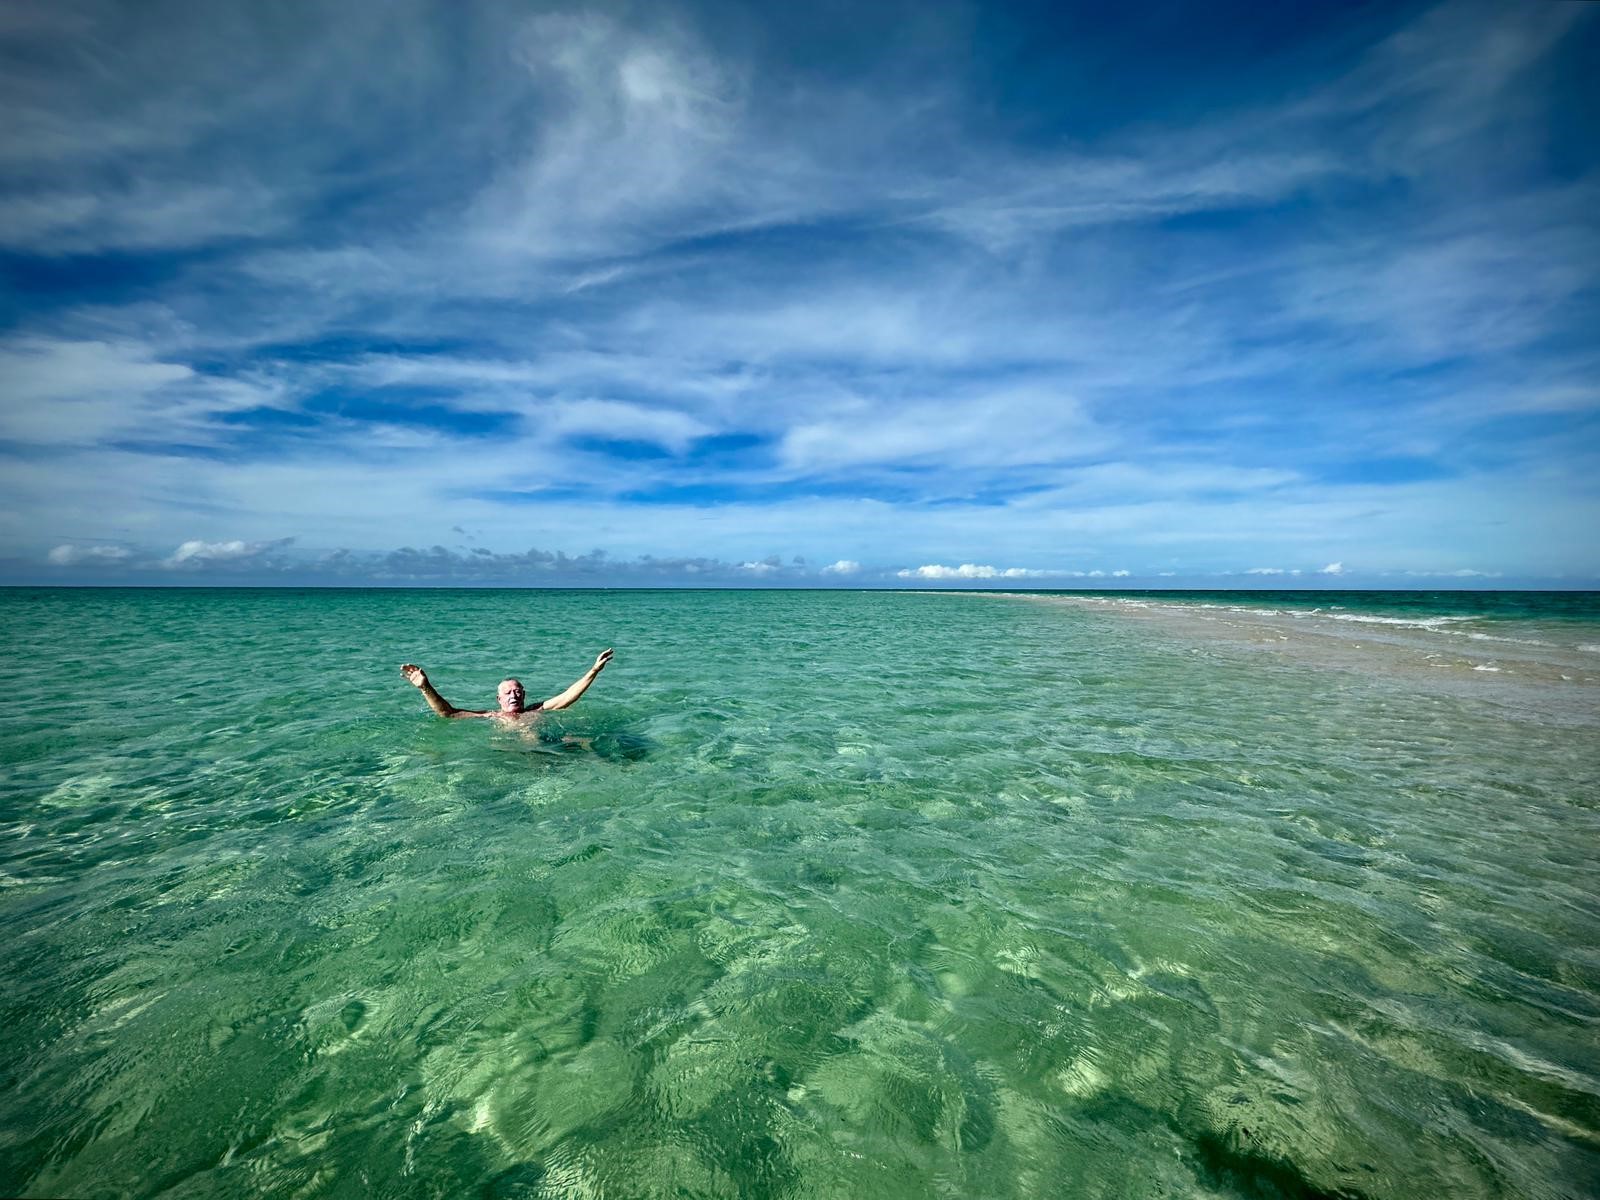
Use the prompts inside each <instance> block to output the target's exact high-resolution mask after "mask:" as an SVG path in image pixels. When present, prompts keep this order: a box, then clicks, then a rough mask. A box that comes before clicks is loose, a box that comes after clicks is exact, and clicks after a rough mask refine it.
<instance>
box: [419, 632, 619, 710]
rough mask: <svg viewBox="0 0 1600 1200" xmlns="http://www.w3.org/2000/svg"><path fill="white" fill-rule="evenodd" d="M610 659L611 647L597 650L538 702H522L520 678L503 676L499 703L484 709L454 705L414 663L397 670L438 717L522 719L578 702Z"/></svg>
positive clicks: (523, 692)
mask: <svg viewBox="0 0 1600 1200" xmlns="http://www.w3.org/2000/svg"><path fill="white" fill-rule="evenodd" d="M610 661H611V651H610V650H609V649H606V650H602V651H600V655H599V657H597V658H596V659H595V660H594V666H592V667H590V668H589V669H588V670H587V671H585V672H584V673H583V675H582V676H581V677H580V678H579V679H578V680H576V681H575V682H574V683H573V685H572V686H571V687H569V688H568V689H567V690H566V691H564V692H562V693H561V694H560V695H559V696H551V697H550V699H548V700H546V701H544V702H543V703H542V704H538V703H536V704H533V705H529V704H527V703H525V701H526V699H527V693H526V692H525V691H523V689H522V684H521V682H519V681H518V680H515V679H503V680H501V681H500V686H499V687H498V688H497V689H496V690H495V697H496V699H497V700H498V701H499V702H500V707H499V708H496V709H489V710H485V711H480V710H478V709H472V708H457V707H456V706H455V705H453V704H451V703H450V701H448V700H446V699H445V698H444V697H443V696H441V695H439V693H438V692H436V691H434V690H433V684H431V683H429V682H428V676H427V674H426V673H425V672H424V671H423V669H422V668H421V667H419V666H417V665H416V664H415V663H406V664H405V665H404V666H402V667H401V668H400V674H402V675H404V676H405V677H406V679H407V680H409V681H410V683H411V686H412V687H414V688H416V689H417V690H418V691H420V692H421V693H422V698H423V699H424V700H426V701H427V702H428V707H429V708H431V709H433V711H434V712H436V713H438V714H439V715H440V716H441V717H495V718H497V719H498V720H501V721H525V720H527V719H528V718H529V717H534V716H537V715H538V714H540V713H543V712H554V711H556V710H557V709H562V708H571V707H572V706H573V705H574V704H576V703H577V702H578V697H579V696H581V695H583V694H584V693H585V692H587V691H588V690H589V685H590V684H591V683H593V682H594V681H595V679H596V678H597V677H598V676H599V674H600V672H601V671H604V670H605V669H606V664H607V663H608V662H610Z"/></svg>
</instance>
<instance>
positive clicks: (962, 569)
mask: <svg viewBox="0 0 1600 1200" xmlns="http://www.w3.org/2000/svg"><path fill="white" fill-rule="evenodd" d="M895 574H896V575H898V576H899V577H900V578H901V579H1036V578H1039V577H1041V576H1045V575H1050V574H1054V572H1051V571H1034V570H1029V569H1028V568H1026V567H1006V568H1004V569H1002V568H1000V567H989V566H980V565H979V564H977V563H962V564H961V565H960V566H959V567H947V566H943V565H941V564H939V563H929V564H927V565H926V566H921V567H917V568H916V569H915V570H911V569H909V568H908V569H905V570H901V571H896V572H895Z"/></svg>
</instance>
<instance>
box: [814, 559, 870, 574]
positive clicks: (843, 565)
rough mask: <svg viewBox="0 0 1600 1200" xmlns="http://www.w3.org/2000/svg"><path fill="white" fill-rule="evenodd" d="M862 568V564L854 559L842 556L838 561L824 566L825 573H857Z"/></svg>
mask: <svg viewBox="0 0 1600 1200" xmlns="http://www.w3.org/2000/svg"><path fill="white" fill-rule="evenodd" d="M860 570H861V564H860V563H858V562H856V561H855V560H854V559H849V558H841V559H840V560H839V561H838V562H836V563H830V564H829V565H828V566H826V567H823V568H822V573H823V574H824V575H855V574H858V573H859V572H860Z"/></svg>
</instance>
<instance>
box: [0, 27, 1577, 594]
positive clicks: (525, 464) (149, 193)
mask: <svg viewBox="0 0 1600 1200" xmlns="http://www.w3.org/2000/svg"><path fill="white" fill-rule="evenodd" d="M1240 11H1241V13H1243V12H1245V11H1249V12H1250V13H1251V19H1250V21H1249V22H1247V23H1242V24H1241V23H1236V22H1231V21H1229V20H1228V19H1226V14H1225V13H1223V14H1219V13H1217V12H1216V11H1214V10H1207V11H1206V12H1204V13H1200V12H1193V13H1185V12H1182V11H1179V12H1174V13H1169V14H1167V16H1166V19H1165V23H1162V22H1141V23H1140V24H1139V25H1138V26H1137V27H1134V26H1132V25H1121V24H1119V23H1117V22H1114V21H1112V22H1105V21H1094V20H1090V19H1089V15H1088V10H1084V11H1083V12H1076V11H1074V10H1070V9H1069V10H1063V11H1062V13H1060V14H1058V15H1059V18H1060V19H1059V20H1057V21H1054V22H1052V23H1051V25H1050V27H1048V28H1046V27H1045V26H1044V25H1042V24H1039V23H1037V22H1036V21H1035V20H1034V19H1033V18H1032V17H1030V16H1029V15H1028V14H1027V13H1026V12H1025V11H1024V10H1022V9H1015V10H1013V9H1008V8H1005V7H1003V6H983V7H973V6H966V5H958V4H937V5H931V6H930V5H909V4H907V5H896V4H889V5H885V6H880V7H875V8H874V9H873V10H871V11H870V12H868V13H865V14H856V15H854V16H853V17H852V19H851V20H850V21H849V22H841V21H838V20H835V19H834V18H832V17H829V16H827V15H806V14H799V13H774V12H756V11H746V10H743V9H734V10H730V9H728V8H727V7H726V6H721V5H717V4H705V5H696V4H670V5H663V6H659V7H656V8H652V9H651V10H650V11H649V13H648V14H642V13H639V12H628V13H624V11H623V10H621V9H615V10H613V9H610V8H605V7H595V6H585V7H583V8H581V9H576V8H562V7H559V6H547V5H535V6H531V7H530V6H527V5H522V4H511V3H493V2H491V3H485V4H482V5H474V6H472V7H471V8H470V9H468V10H462V9H459V8H456V7H454V6H446V5H441V4H437V3H429V2H425V0H402V2H401V3H398V4H391V5H383V6H378V5H367V4H359V3H358V4H353V5H333V4H311V5H308V6H305V7H304V8H299V9H296V10H294V14H293V16H292V18H291V17H284V18H283V19H273V20H269V19H267V17H266V16H265V15H264V14H263V13H261V12H257V11H254V10H250V9H248V8H246V9H227V8H221V9H218V8H215V7H213V8H201V9H195V8H193V6H185V5H176V4H163V3H153V4H150V5H141V6H126V5H119V4H114V3H109V2H104V3H101V2H94V0H87V2H84V3H78V4H73V5H55V4H45V3H42V2H35V3H29V2H23V3H19V4H18V5H16V6H14V7H13V9H12V10H11V13H10V15H8V17H7V20H6V22H5V24H4V26H3V28H0V63H3V64H4V65H5V67H6V70H5V71H3V72H0V97H3V99H4V102H5V105H6V109H7V112H8V113H10V114H12V116H13V130H12V133H11V135H10V136H9V137H8V139H7V140H6V143H5V145H4V146H3V147H0V164H3V168H4V169H3V171H0V179H3V180H4V184H3V186H0V272H3V274H0V278H3V280H4V285H3V287H4V291H3V297H4V305H3V308H0V462H3V470H0V580H9V581H12V582H42V581H48V580H61V581H74V580H80V581H81V580H89V579H94V580H98V581H117V580H125V581H128V582H140V581H145V580H149V579H154V578H160V579H161V580H164V581H168V582H172V581H180V580H193V581H200V580H202V579H209V578H220V577H224V576H226V577H227V578H229V579H232V580H239V581H246V580H258V581H261V582H274V581H281V580H285V579H290V578H318V579H327V580H333V581H349V582H360V581H363V580H366V581H371V582H384V581H405V580H409V581H413V582H417V581H428V580H434V581H439V582H454V581H465V582H473V581H482V580H490V579H500V580H525V581H534V580H537V579H540V578H550V577H553V576H560V577H561V578H563V579H569V578H570V579H573V580H588V579H592V580H594V581H595V582H597V583H604V582H615V583H628V582H633V581H639V580H648V579H662V580H667V579H670V580H675V581H682V580H685V579H694V578H700V579H710V580H715V581H718V582H739V581H750V582H755V583H758V584H765V585H771V584H780V583H785V582H789V583H793V582H806V583H820V584H834V585H844V586H866V585H893V586H924V585H929V584H932V585H935V586H943V585H952V586H954V585H962V584H965V585H969V586H970V585H974V584H981V583H982V582H984V581H1000V582H1007V581H1016V582H1017V583H1018V584H1019V585H1028V584H1029V583H1030V582H1033V581H1037V582H1038V583H1039V584H1040V585H1041V586H1051V585H1059V586H1072V581H1074V580H1082V581H1099V580H1102V579H1103V580H1106V581H1108V582H1110V581H1116V580H1161V579H1173V578H1183V579H1204V578H1216V579H1224V578H1235V579H1238V580H1240V581H1243V582H1251V581H1253V582H1254V583H1255V584H1262V583H1268V582H1271V581H1273V580H1276V581H1277V582H1278V583H1280V584H1283V583H1289V582H1293V581H1298V582H1303V583H1320V584H1325V585H1326V584H1332V583H1336V582H1337V581H1338V580H1340V579H1343V580H1345V581H1347V582H1348V581H1349V580H1351V579H1379V578H1391V577H1403V576H1406V575H1407V573H1413V574H1412V575H1411V576H1409V577H1414V578H1441V579H1443V578H1456V579H1459V580H1468V579H1476V578H1482V579H1487V578H1496V577H1506V578H1512V577H1514V578H1518V579H1555V578H1557V577H1561V578H1566V579H1572V580H1582V579H1594V578H1597V577H1600V547H1597V546H1596V544H1595V540H1594V538H1593V535H1592V530H1593V529H1594V528H1596V527H1600V388H1597V387H1596V385H1595V383H1594V380H1595V379H1596V378H1597V377H1600V370H1597V368H1600V346H1597V344H1596V342H1595V340H1594V338H1593V335H1592V332H1591V331H1592V330H1593V329H1594V328H1596V327H1600V311H1597V309H1600V293H1597V287H1596V283H1597V275H1600V270H1597V264H1600V228H1597V221H1596V218H1595V216H1594V214H1595V213H1596V212H1600V162H1597V156H1600V151H1597V150H1596V147H1597V146H1600V138H1596V137H1594V134H1595V132H1596V131H1595V130H1594V129H1593V127H1592V117H1591V116H1588V115H1586V114H1589V113H1592V112H1593V111H1594V106H1593V105H1590V106H1588V107H1587V108H1586V107H1585V106H1584V105H1582V104H1573V103H1570V102H1569V101H1570V98H1571V97H1572V96H1574V95H1578V94H1585V95H1592V94H1593V92H1594V89H1595V86H1596V85H1595V84H1594V83H1593V82H1592V78H1591V73H1589V72H1588V71H1587V70H1586V68H1585V63H1586V62H1587V61H1590V60H1592V57H1593V54H1594V52H1595V51H1596V50H1600V19H1596V17H1595V15H1594V14H1592V13H1591V12H1589V11H1588V10H1587V9H1585V8H1583V7H1582V6H1549V7H1537V8H1535V7H1527V8H1509V9H1508V8H1506V7H1505V6H1498V5H1488V4H1483V5H1478V4H1455V5H1450V6H1448V7H1438V8H1436V7H1430V6H1426V5H1409V4H1408V5H1399V6H1388V7H1385V8H1384V9H1383V11H1382V12H1369V11H1355V10H1351V9H1349V8H1348V6H1343V5H1328V6H1297V7H1296V10H1295V11H1294V12H1292V13H1288V12H1286V13H1280V14H1264V13H1262V12H1261V11H1260V10H1259V9H1258V8H1256V7H1254V6H1252V7H1251V8H1250V9H1249V10H1245V9H1241V10H1240ZM1246 26H1248V28H1249V29H1250V30H1251V31H1252V32H1251V36H1250V37H1248V38H1246V37H1244V36H1243V35H1242V34H1241V33H1239V32H1238V30H1239V29H1242V28H1245V27H1246ZM447 27H448V28H449V30H450V33H451V36H449V37H443V36H439V35H440V33H441V31H443V30H444V29H445V28H447ZM890 30H892V31H893V32H894V34H895V37H894V39H893V44H894V45H895V46H897V47H899V49H897V50H896V51H894V52H893V53H892V54H891V53H888V52H886V51H883V50H882V49H880V48H879V47H881V46H882V45H885V44H888V42H887V40H886V37H885V35H886V33H887V32H888V31H890ZM1023 47H1030V48H1031V50H1030V51H1029V52H1027V53H1024V51H1023ZM1180 49H1181V50H1182V53H1181V54H1180V53H1178V51H1179V50H1180ZM1108 63H1109V64H1114V65H1115V66H1116V68H1117V69H1116V70H1115V71H1104V70H1094V71H1092V70H1089V67H1090V66H1091V65H1093V64H1108ZM1074 64H1076V65H1077V66H1079V67H1081V68H1083V69H1082V70H1080V71H1077V72H1074V71H1073V70H1070V69H1067V68H1070V67H1072V66H1073V65H1074ZM1064 80H1072V81H1073V82H1071V83H1070V84H1068V83H1065V82H1063V81H1064ZM530 544H532V545H535V546H540V547H553V548H555V549H548V550H522V549H519V548H520V547H526V546H529V545H530ZM417 545H425V546H428V547H432V549H428V550H415V549H406V547H413V546H417ZM589 548H594V549H592V550H591V549H589ZM541 555H550V556H552V557H551V558H550V559H548V560H546V559H544V558H541V557H539V556H541ZM1346 563H1348V564H1350V569H1349V571H1345V570H1344V567H1343V566H1342V564H1346ZM820 564H827V565H820ZM1319 564H1323V565H1320V566H1319ZM1297 573H1298V574H1297Z"/></svg>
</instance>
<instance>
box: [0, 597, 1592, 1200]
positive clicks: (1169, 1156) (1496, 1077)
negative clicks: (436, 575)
mask: <svg viewBox="0 0 1600 1200" xmlns="http://www.w3.org/2000/svg"><path fill="white" fill-rule="evenodd" d="M1430 597H1431V598H1430ZM1312 610H1318V611H1315V612H1313V611H1312ZM1352 618H1366V619H1365V620H1357V619H1352ZM1376 618H1387V620H1377V619H1376ZM1437 618H1461V619H1459V620H1456V619H1446V620H1440V619H1437ZM0 629H3V630H4V631H5V632H4V642H5V654H6V666H7V675H8V685H9V686H8V696H7V703H6V709H5V715H4V718H3V720H0V760H3V763H4V771H3V776H0V822H3V829H4V836H3V840H0V913H3V920H4V925H3V928H4V941H3V947H4V954H3V959H0V962H3V968H0V969H3V983H4V987H3V988H0V1038H3V1051H4V1053H3V1055H0V1081H3V1082H0V1193H3V1194H8V1195H9V1194H16V1195H29V1196H170V1197H201V1196H204V1197H211V1196H245V1195H274V1196H304V1197H322V1196H350V1197H358V1196H359V1197H365V1196H396V1197H411V1196H441V1197H455V1196H491V1197H513V1196H528V1197H537V1196H549V1197H557V1196H561V1197H566V1196H595V1197H666V1196H707V1197H768V1196H773V1197H776V1196H783V1197H795V1198H799V1197H855V1196H862V1197H872V1198H873V1200H889V1198H891V1197H925V1196H951V1197H1057V1196H1084V1197H1146V1196H1171V1197H1185V1196H1225V1197H1278V1196H1313V1197H1326V1196H1337V1197H1396V1198H1409V1197H1420V1196H1443V1195H1448V1196H1451V1197H1480V1196H1481V1197H1490V1196H1494V1197H1512V1196H1529V1197H1579V1196H1587V1195H1592V1194H1594V1193H1595V1191H1596V1187H1597V1181H1600V939H1597V933H1600V920H1597V918H1600V872H1596V871H1595V865H1596V864H1595V859H1596V851H1597V848H1600V812H1597V807H1600V805H1597V801H1600V788H1597V786H1596V785H1597V783H1600V703H1597V697H1600V598H1597V597H1595V596H1594V595H1592V594H1591V595H1588V596H1572V595H1561V596H1549V597H1544V598H1540V597H1538V596H1520V597H1506V596H1500V597H1495V598H1487V599H1486V598H1484V597H1481V596H1480V597H1477V598H1464V597H1462V596H1461V595H1459V594H1453V595H1440V594H1429V595H1428V596H1418V595H1412V596H1397V595H1379V596H1374V595H1370V594H1368V595H1363V594H1347V595H1345V596H1343V597H1342V598H1339V599H1334V598H1333V597H1331V596H1330V594H1328V593H1316V594H1312V595H1311V596H1310V598H1309V599H1307V598H1305V597H1303V596H1296V595H1294V594H1282V595H1278V596H1273V595H1264V594H1260V593H1257V594H1253V595H1250V596H1246V597H1242V598H1241V597H1239V596H1237V595H1222V596H1215V595H1212V596H1206V595H1189V596H1167V597H1152V596H1143V597H1139V596H1121V597H1108V596H1101V597H1097V598H1085V597H1078V598H1074V597H1060V596H1055V597H1041V596H994V595H973V594H914V593H892V592H876V593H873V592H865V593H840V592H562V591H287V590H285V591H249V590H239V591H204V590H169V591H136V590H129V591H116V590H111V591H98V590H45V589H13V590H8V591H5V592H0ZM1475 635H1481V636H1475ZM605 646H615V648H616V660H615V662H614V664H613V665H612V666H611V668H610V669H609V670H608V671H607V672H606V673H605V674H604V675H603V676H601V678H600V680H599V682H598V683H597V684H596V685H595V687H594V688H593V690H592V691H591V692H590V693H589V694H588V696H586V697H585V698H584V699H583V701H582V702H581V703H580V704H579V705H578V706H577V707H576V708H574V709H572V710H570V711H568V712H566V713H564V714H560V715H559V716H552V717H549V718H546V719H545V724H544V728H543V729H542V730H541V731H539V732H536V733H527V734H525V733H523V732H521V731H518V730H515V729H508V728H504V727H500V726H498V725H497V724H496V723H492V722H487V721H454V722H451V721H442V720H439V719H437V718H434V717H432V716H431V715H430V714H429V713H428V711H427V709H426V708H425V707H424V705H423V704H422V702H421V699H420V697H419V696H418V694H417V693H416V692H415V691H414V690H413V689H411V688H410V687H408V686H406V684H405V683H404V681H403V680H402V679H401V678H400V676H399V674H398V670H397V668H398V665H399V664H400V663H401V662H404V661H415V662H419V663H421V664H423V665H424V666H425V667H426V668H427V669H428V671H429V673H430V675H431V676H432V678H433V680H434V682H435V683H436V684H437V686H438V687H439V689H440V690H441V691H442V692H443V693H444V695H445V696H447V697H448V698H449V699H451V700H452V701H454V702H455V703H457V704H459V705H463V706H471V707H490V706H491V705H492V699H493V690H494V686H495V684H496V683H497V682H498V681H499V679H500V678H502V676H503V675H505V674H508V673H514V674H516V675H518V676H519V677H520V678H521V679H523V680H524V682H525V683H527V685H528V688H529V692H530V694H532V695H534V696H540V695H549V694H552V693H554V692H556V691H558V690H559V689H560V688H562V687H564V686H565V685H566V684H567V683H569V682H570V681H571V680H572V679H573V678H574V677H576V676H577V675H579V674H580V673H581V672H582V671H583V670H584V669H585V667H587V665H588V664H589V662H590V661H592V658H593V656H594V654H595V653H596V652H597V651H598V650H599V649H601V648H603V647H605ZM564 737H570V738H572V739H574V740H563V738H564Z"/></svg>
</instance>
